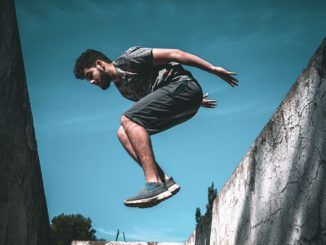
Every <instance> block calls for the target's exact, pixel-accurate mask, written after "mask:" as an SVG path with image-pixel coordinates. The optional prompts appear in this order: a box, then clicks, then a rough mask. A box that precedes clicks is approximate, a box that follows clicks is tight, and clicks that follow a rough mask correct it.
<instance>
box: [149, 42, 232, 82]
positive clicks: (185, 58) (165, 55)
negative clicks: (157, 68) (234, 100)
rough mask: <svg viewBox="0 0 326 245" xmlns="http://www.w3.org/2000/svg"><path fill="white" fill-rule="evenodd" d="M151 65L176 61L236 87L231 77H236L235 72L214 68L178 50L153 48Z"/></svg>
mask: <svg viewBox="0 0 326 245" xmlns="http://www.w3.org/2000/svg"><path fill="white" fill-rule="evenodd" d="M152 54H153V65H161V64H166V63H169V62H170V61H176V62H179V63H181V64H183V65H189V66H194V67H197V68H200V69H202V70H204V71H207V72H210V73H212V74H214V75H217V76H218V77H220V78H221V79H223V80H225V81H226V82H227V83H229V84H230V85H231V86H232V87H234V86H237V85H238V80H237V79H236V78H234V77H232V76H231V75H236V73H235V72H230V71H227V70H225V69H224V68H222V67H216V66H213V65H212V64H210V63H208V62H207V61H206V60H204V59H202V58H200V57H198V56H196V55H193V54H190V53H187V52H184V51H182V50H179V49H160V48H153V50H152Z"/></svg>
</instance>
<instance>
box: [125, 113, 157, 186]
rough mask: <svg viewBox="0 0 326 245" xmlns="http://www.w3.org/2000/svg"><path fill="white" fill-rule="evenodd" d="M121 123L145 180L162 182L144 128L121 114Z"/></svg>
mask: <svg viewBox="0 0 326 245" xmlns="http://www.w3.org/2000/svg"><path fill="white" fill-rule="evenodd" d="M121 125H122V127H123V129H124V131H125V132H126V135H127V137H128V139H129V142H130V145H131V146H132V149H133V150H134V153H135V155H136V156H137V158H136V159H138V160H139V161H138V162H139V163H140V164H141V166H142V168H143V170H144V174H145V179H146V182H159V183H162V180H161V178H160V174H159V170H158V167H157V164H156V162H155V158H154V154H153V150H152V146H151V140H150V137H149V134H148V132H147V131H146V129H145V128H144V127H143V126H141V125H139V124H137V123H135V122H133V121H131V120H130V119H129V118H127V117H126V116H124V115H122V117H121Z"/></svg>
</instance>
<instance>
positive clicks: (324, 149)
mask: <svg viewBox="0 0 326 245" xmlns="http://www.w3.org/2000/svg"><path fill="white" fill-rule="evenodd" d="M210 240H211V242H210V244H212V245H213V244H326V39H325V40H324V41H323V43H322V45H321V46H320V48H319V49H318V50H317V51H316V53H315V55H314V56H313V57H312V58H311V60H310V62H309V64H308V66H307V68H306V69H305V70H304V71H303V72H302V74H301V75H300V77H299V78H298V80H297V81H296V83H295V84H294V86H293V87H292V89H291V90H290V92H289V93H288V95H287V96H286V98H285V99H284V101H283V102H282V103H281V105H280V106H279V108H278V109H277V110H276V112H275V113H274V114H273V115H272V117H271V119H270V121H269V122H268V124H267V125H266V126H265V128H264V129H263V130H262V132H261V134H260V135H259V136H258V137H257V139H256V140H255V142H254V143H253V145H252V146H251V147H250V149H249V151H248V153H247V154H246V155H245V157H244V158H243V160H242V161H241V162H240V164H239V166H238V167H237V169H236V170H235V172H234V173H233V174H232V176H231V178H230V179H229V180H228V181H227V183H226V184H225V186H224V187H223V189H222V191H221V192H220V193H219V195H218V198H217V199H216V200H215V202H214V207H213V215H212V231H211V239H210Z"/></svg>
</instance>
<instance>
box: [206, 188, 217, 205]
mask: <svg viewBox="0 0 326 245" xmlns="http://www.w3.org/2000/svg"><path fill="white" fill-rule="evenodd" d="M216 196H217V190H216V188H215V186H214V183H213V182H212V185H211V186H210V187H208V203H207V205H206V209H207V210H211V208H212V207H213V202H214V200H215V198H216Z"/></svg>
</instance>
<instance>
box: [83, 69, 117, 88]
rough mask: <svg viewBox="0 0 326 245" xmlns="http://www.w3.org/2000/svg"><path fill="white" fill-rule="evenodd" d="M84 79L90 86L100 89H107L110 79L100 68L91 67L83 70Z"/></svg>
mask: <svg viewBox="0 0 326 245" xmlns="http://www.w3.org/2000/svg"><path fill="white" fill-rule="evenodd" d="M84 74H85V78H86V80H87V81H89V82H90V83H91V84H94V85H96V86H98V87H100V88H101V89H103V90H105V89H108V88H109V87H110V85H111V78H110V76H109V75H108V74H106V73H105V72H104V71H103V70H102V69H101V68H98V67H91V68H85V69H84Z"/></svg>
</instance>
